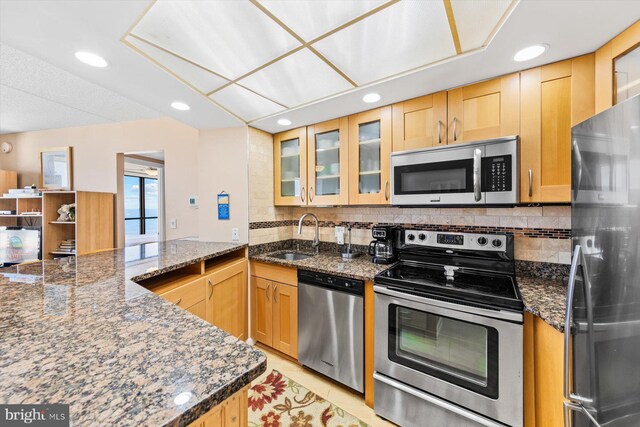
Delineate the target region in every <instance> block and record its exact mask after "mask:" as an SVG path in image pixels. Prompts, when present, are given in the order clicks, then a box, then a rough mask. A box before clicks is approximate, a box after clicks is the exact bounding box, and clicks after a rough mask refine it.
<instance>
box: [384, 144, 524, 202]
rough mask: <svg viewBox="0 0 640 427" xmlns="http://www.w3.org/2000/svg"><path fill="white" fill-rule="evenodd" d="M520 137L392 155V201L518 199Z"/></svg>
mask: <svg viewBox="0 0 640 427" xmlns="http://www.w3.org/2000/svg"><path fill="white" fill-rule="evenodd" d="M518 177H519V175H518V137H517V136H510V137H504V138H496V139H490V140H485V141H476V142H469V143H466V144H456V145H447V146H444V147H433V148H425V149H421V150H412V151H401V152H397V153H392V154H391V204H392V205H398V206H425V205H465V206H473V205H478V206H482V205H514V204H516V203H518V194H519V191H518V190H519V185H518Z"/></svg>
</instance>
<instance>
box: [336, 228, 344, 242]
mask: <svg viewBox="0 0 640 427" xmlns="http://www.w3.org/2000/svg"><path fill="white" fill-rule="evenodd" d="M336 243H337V244H339V245H344V227H336Z"/></svg>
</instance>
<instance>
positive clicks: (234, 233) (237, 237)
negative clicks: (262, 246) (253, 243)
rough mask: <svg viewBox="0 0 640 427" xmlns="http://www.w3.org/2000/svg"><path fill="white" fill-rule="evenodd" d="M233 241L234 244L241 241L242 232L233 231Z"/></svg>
mask: <svg viewBox="0 0 640 427" xmlns="http://www.w3.org/2000/svg"><path fill="white" fill-rule="evenodd" d="M231 240H233V241H234V242H237V241H238V240H240V230H238V229H237V228H232V229H231Z"/></svg>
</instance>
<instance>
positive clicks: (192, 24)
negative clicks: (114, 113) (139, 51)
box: [132, 0, 300, 79]
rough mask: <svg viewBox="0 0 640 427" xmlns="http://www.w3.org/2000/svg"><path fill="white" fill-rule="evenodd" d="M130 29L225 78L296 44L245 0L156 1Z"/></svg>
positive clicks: (233, 76)
mask: <svg viewBox="0 0 640 427" xmlns="http://www.w3.org/2000/svg"><path fill="white" fill-rule="evenodd" d="M132 33H133V34H135V35H137V36H140V37H142V38H143V39H145V40H149V41H150V42H152V43H155V44H157V45H158V46H162V47H163V48H165V49H168V50H170V51H171V52H175V53H177V54H179V55H180V56H182V57H184V58H187V59H189V60H190V61H193V62H195V63H197V64H200V65H202V66H204V67H205V68H208V69H210V70H212V71H215V72H216V73H218V74H220V75H222V76H225V77H227V78H230V79H235V78H237V77H240V76H241V75H243V74H245V73H247V72H249V71H250V70H253V69H255V68H258V67H259V66H260V65H262V64H264V63H266V62H268V61H270V60H272V59H274V58H276V57H278V56H280V55H282V54H283V53H285V52H288V51H290V50H291V49H293V48H294V47H296V46H299V45H300V43H299V42H298V41H297V40H296V39H295V38H294V37H293V36H291V35H290V34H289V33H288V32H287V31H285V30H284V29H283V28H282V27H280V26H279V25H278V24H276V23H275V22H274V21H273V20H272V19H271V18H269V17H268V16H267V15H266V14H264V13H263V12H262V11H261V10H260V9H259V8H257V7H256V6H255V5H253V4H251V3H250V2H249V1H246V0H236V1H168V0H167V1H158V2H156V3H155V4H154V5H153V6H152V7H151V9H150V10H149V11H148V12H147V14H146V15H145V16H144V17H143V18H142V20H141V21H140V22H139V23H138V25H137V26H136V27H135V28H134V29H133V31H132Z"/></svg>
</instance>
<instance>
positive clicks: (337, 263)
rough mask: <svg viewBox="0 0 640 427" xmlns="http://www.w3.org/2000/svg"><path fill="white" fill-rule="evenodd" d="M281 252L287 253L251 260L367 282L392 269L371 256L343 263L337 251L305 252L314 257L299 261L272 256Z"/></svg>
mask: <svg viewBox="0 0 640 427" xmlns="http://www.w3.org/2000/svg"><path fill="white" fill-rule="evenodd" d="M280 252H287V251H275V252H269V253H266V254H259V255H252V256H250V257H249V258H250V259H251V260H253V261H259V262H266V263H269V264H277V265H282V266H285V267H294V268H299V269H301V270H310V271H317V272H319V273H327V274H335V275H336V276H344V277H349V278H352V279H360V280H367V281H373V278H374V277H375V276H376V274H378V273H380V272H382V271H384V270H386V269H387V268H389V267H391V265H388V264H387V265H385V264H374V263H372V262H371V257H370V256H369V255H361V256H359V257H357V258H355V259H353V260H351V261H343V260H342V258H340V254H339V253H337V252H336V251H325V250H321V251H320V252H319V253H318V254H314V253H313V252H307V251H303V253H309V254H311V255H314V256H312V257H311V258H307V259H303V260H299V261H287V260H283V259H280V258H274V257H272V256H271V255H274V254H277V253H280Z"/></svg>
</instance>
